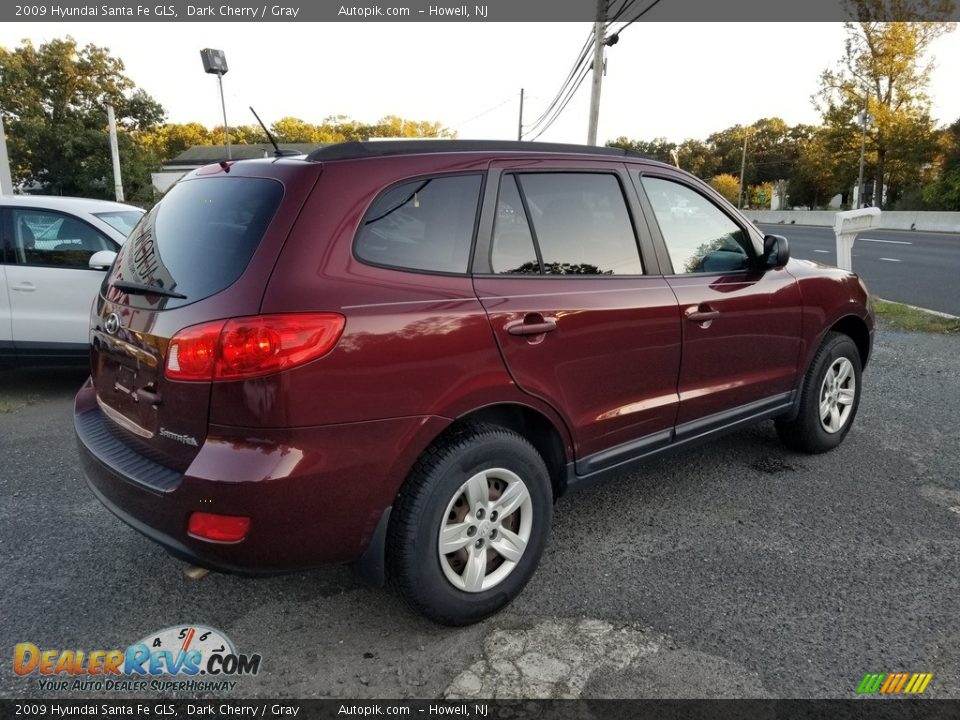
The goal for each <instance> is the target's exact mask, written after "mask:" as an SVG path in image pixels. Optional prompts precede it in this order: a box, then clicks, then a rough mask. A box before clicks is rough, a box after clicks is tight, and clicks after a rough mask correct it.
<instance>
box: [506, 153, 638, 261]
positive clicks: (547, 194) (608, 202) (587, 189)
mask: <svg viewBox="0 0 960 720" xmlns="http://www.w3.org/2000/svg"><path fill="white" fill-rule="evenodd" d="M516 177H517V178H518V180H519V183H520V190H521V192H522V193H523V196H524V199H525V200H526V209H527V211H528V213H529V222H530V225H531V226H532V228H533V234H534V237H535V239H536V242H537V245H538V247H539V249H540V256H541V259H542V264H543V272H544V273H546V274H548V275H640V274H642V273H643V267H642V265H641V264H640V252H639V250H638V248H637V240H636V236H635V235H634V232H633V225H632V224H631V222H630V214H629V212H628V211H627V205H626V201H625V200H624V197H623V191H622V190H621V188H620V182H619V181H618V180H617V178H616V176H615V175H610V174H604V173H573V172H561V173H522V174H519V175H517V176H516Z"/></svg>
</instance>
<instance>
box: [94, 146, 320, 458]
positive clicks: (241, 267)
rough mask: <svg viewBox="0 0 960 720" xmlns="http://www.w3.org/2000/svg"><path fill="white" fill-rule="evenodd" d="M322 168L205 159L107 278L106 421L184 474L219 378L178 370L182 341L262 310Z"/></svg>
mask: <svg viewBox="0 0 960 720" xmlns="http://www.w3.org/2000/svg"><path fill="white" fill-rule="evenodd" d="M258 170H259V172H260V173H261V175H259V176H258V175H257V174H256V173H257V171H258ZM264 171H267V172H269V176H266V177H265V176H262V173H264ZM319 172H320V169H319V166H318V165H314V164H311V163H305V162H303V161H292V160H287V161H284V162H283V163H281V162H277V163H268V162H263V161H257V162H253V163H240V164H238V165H234V166H229V165H227V166H226V168H221V167H220V166H212V167H211V168H204V169H201V170H200V171H197V172H196V173H194V174H193V175H192V176H190V177H188V178H187V179H184V180H182V181H180V182H179V183H178V184H177V185H175V186H174V187H173V188H172V189H171V190H170V191H169V192H168V193H167V195H166V196H165V197H164V198H163V200H162V201H161V202H160V203H158V204H157V205H156V206H154V208H153V209H151V210H150V212H148V213H147V214H146V215H144V217H143V218H142V220H141V221H140V222H139V223H138V224H137V226H136V227H135V228H134V230H133V231H132V233H131V234H130V237H129V239H128V240H127V242H126V243H125V244H124V245H123V247H122V248H121V250H120V253H119V254H118V256H117V260H116V262H115V263H114V266H113V268H112V269H111V271H110V273H109V274H108V276H107V277H106V278H105V280H104V283H103V285H102V287H101V292H100V295H99V297H98V299H97V302H96V304H95V306H94V309H93V316H92V318H91V330H90V343H91V371H92V377H93V383H94V388H95V390H96V396H97V405H98V406H99V409H100V412H101V413H102V415H103V416H104V417H103V418H102V422H103V424H104V425H105V426H106V427H107V428H108V429H109V430H110V432H111V433H113V434H114V435H117V436H119V437H120V439H122V440H123V441H124V443H125V444H126V445H128V446H130V447H131V448H132V449H134V450H137V451H138V452H139V453H141V454H142V455H145V456H146V457H148V458H149V459H151V460H153V461H155V462H157V463H160V464H162V465H165V466H167V467H171V468H175V469H177V470H179V471H183V470H186V468H187V467H188V466H189V464H190V462H191V461H192V460H193V458H194V457H195V456H196V454H197V453H198V452H199V449H200V447H201V446H202V445H203V442H204V439H205V437H206V434H207V421H208V417H209V411H210V389H211V382H210V380H209V378H207V379H206V380H204V379H202V378H201V379H192V380H188V381H184V380H180V379H177V380H174V379H170V378H169V377H168V376H167V373H166V372H165V366H166V364H167V363H168V360H169V358H168V354H169V351H170V349H171V347H173V349H174V356H176V348H177V347H178V346H179V347H183V346H182V345H180V344H179V343H178V342H177V341H176V340H175V341H174V343H173V346H171V340H172V339H174V338H177V337H178V335H179V336H180V337H182V336H183V333H182V331H183V330H184V329H185V328H190V327H193V326H196V325H202V324H204V323H210V322H211V321H215V320H223V319H226V318H231V317H238V316H250V315H256V314H257V313H258V311H259V307H260V303H261V300H262V297H263V291H264V287H265V286H266V283H267V280H268V278H269V275H270V272H271V270H272V268H273V266H274V263H275V262H276V258H277V255H278V253H279V252H280V249H281V248H282V246H283V242H284V240H285V239H286V237H287V235H288V233H289V230H290V228H291V226H292V224H293V222H294V220H295V218H296V216H297V214H298V213H299V210H300V208H301V206H302V205H303V202H304V199H305V198H306V197H307V196H308V195H309V192H310V190H311V189H312V187H313V185H314V184H315V182H316V178H317V176H318V175H319ZM194 350H196V348H194ZM201 350H202V348H201ZM180 359H181V360H184V361H186V358H185V357H183V358H180ZM174 362H175V363H177V362H178V360H177V359H176V357H175V359H174Z"/></svg>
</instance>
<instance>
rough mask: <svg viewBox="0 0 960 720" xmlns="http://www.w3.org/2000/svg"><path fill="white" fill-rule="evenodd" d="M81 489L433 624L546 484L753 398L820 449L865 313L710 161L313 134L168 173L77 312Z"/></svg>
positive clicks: (663, 439) (524, 564) (866, 332)
mask: <svg viewBox="0 0 960 720" xmlns="http://www.w3.org/2000/svg"><path fill="white" fill-rule="evenodd" d="M91 323H92V327H91V330H90V341H91V363H92V377H91V379H90V380H89V382H87V384H86V385H85V386H84V387H83V389H82V390H81V391H80V393H79V395H78V396H77V400H76V409H75V423H76V431H77V436H78V438H79V445H80V456H81V458H82V461H83V466H84V470H85V473H86V477H87V480H88V482H89V484H90V487H91V489H92V490H93V492H94V493H95V494H96V495H97V497H99V498H100V500H101V501H102V502H103V503H104V504H105V505H106V506H107V507H108V508H110V510H112V511H113V512H114V513H115V514H117V515H118V516H119V517H120V518H121V519H123V520H124V521H125V522H127V523H129V524H130V525H132V526H133V527H134V528H136V529H137V530H139V531H141V532H142V533H144V534H145V535H147V536H149V537H150V538H152V539H154V540H156V541H157V542H159V543H161V544H162V545H164V546H165V547H166V548H167V549H168V550H169V551H170V552H172V553H173V554H174V555H176V556H178V557H181V558H183V559H186V560H188V561H190V562H192V563H194V564H197V565H201V566H205V567H210V568H216V569H223V570H229V571H237V572H245V573H260V572H275V571H284V570H290V569H296V568H305V567H309V566H312V565H316V564H318V563H326V562H348V561H356V562H357V565H358V566H359V567H360V568H361V569H362V570H363V571H364V572H365V574H366V575H367V576H369V577H371V578H374V579H379V580H384V579H386V580H388V581H389V582H390V583H391V584H392V585H393V586H394V587H395V588H396V589H398V590H399V592H400V593H401V594H402V595H403V596H404V597H405V598H406V599H407V600H408V601H409V602H410V603H411V604H412V605H413V606H414V607H416V608H417V609H419V610H420V611H422V612H423V613H425V614H426V615H428V616H429V617H431V618H433V619H435V620H437V621H439V622H443V623H450V624H462V623H469V622H473V621H476V620H479V619H480V618H483V617H485V616H486V615H489V614H490V613H493V612H495V611H497V610H498V609H500V608H502V607H503V606H504V605H505V604H506V603H508V602H509V601H510V600H511V599H512V598H513V597H515V596H516V595H517V594H518V593H519V592H520V591H521V589H522V588H523V586H524V585H525V584H526V582H527V581H528V580H529V579H530V577H531V575H532V574H533V572H534V569H535V568H536V565H537V562H538V560H539V558H540V555H541V552H542V551H543V548H544V545H545V544H546V540H547V534H548V531H549V526H550V520H551V513H552V506H553V503H554V500H555V499H556V498H558V497H560V496H561V495H563V494H564V493H566V492H567V491H569V490H572V489H574V488H576V487H579V486H582V485H584V484H586V483H589V482H591V481H593V480H595V479H598V478H601V477H604V476H606V475H608V474H610V473H614V472H621V471H624V470H627V469H630V468H632V467H633V466H634V465H635V463H637V462H638V461H640V460H642V459H643V458H646V457H648V456H650V455H653V454H655V453H659V452H663V451H666V450H672V449H676V448H681V447H684V446H688V445H691V444H693V443H695V442H698V441H700V440H703V439H706V438H709V437H713V436H715V435H717V434H719V433H722V432H726V431H730V430H734V429H736V428H740V427H742V426H744V425H746V424H748V423H753V422H756V421H760V420H765V419H771V418H772V419H773V420H775V421H776V425H777V430H778V432H779V434H780V436H781V438H782V439H783V440H784V441H785V442H786V443H787V444H788V445H789V446H791V447H793V448H795V449H798V450H803V451H807V452H822V451H825V450H829V449H830V448H833V447H835V446H836V445H838V444H839V443H840V442H841V441H842V440H843V438H844V436H845V435H846V433H847V432H848V431H849V429H850V426H851V424H852V423H853V420H854V416H855V415H856V412H857V404H858V401H859V398H860V390H861V376H860V373H861V370H862V368H863V367H864V365H866V362H867V358H868V356H869V354H870V348H871V344H872V335H873V314H872V309H871V306H870V298H869V295H868V294H867V290H866V288H865V287H864V285H863V283H862V282H861V281H860V280H859V279H858V278H857V276H856V275H852V274H850V273H847V272H843V271H840V270H837V269H834V268H827V267H823V266H819V265H816V264H814V263H811V262H803V261H798V260H789V251H788V248H787V242H786V240H784V239H783V238H781V237H777V236H767V237H764V236H763V235H762V234H761V233H759V232H758V231H757V229H756V228H755V227H754V226H753V225H752V224H751V223H750V222H749V221H748V220H747V219H746V218H744V217H743V215H741V214H740V213H739V212H738V211H737V210H736V209H735V208H733V207H732V206H731V205H730V204H729V203H727V202H726V201H724V200H723V199H722V198H721V197H720V196H719V195H718V194H717V193H715V192H714V191H713V190H711V189H710V188H709V187H707V186H706V185H704V184H703V183H701V182H700V181H698V180H696V179H695V178H693V177H692V176H690V175H688V174H686V173H684V172H681V171H679V170H677V169H675V168H672V167H669V166H666V165H662V164H659V163H656V162H652V161H648V160H644V159H642V158H640V157H637V156H634V155H632V154H629V153H625V152H624V151H622V150H616V149H612V148H586V147H577V146H556V145H538V144H532V143H522V144H521V143H510V142H470V141H406V142H382V143H369V144H368V143H346V144H341V145H332V146H329V147H325V148H323V149H321V150H318V151H316V152H314V153H312V154H311V155H309V156H306V157H303V156H301V157H291V158H287V157H281V158H276V159H265V160H255V161H246V162H237V163H230V162H224V163H221V164H219V165H212V166H209V167H205V168H202V169H200V170H197V171H196V172H194V173H192V174H190V175H189V176H188V177H186V178H185V179H184V180H182V181H181V182H179V183H178V184H177V185H176V186H175V187H174V188H173V189H172V190H171V191H170V192H169V193H168V194H167V195H166V197H165V198H164V199H163V200H162V201H161V202H160V203H159V204H158V205H157V206H156V207H154V208H153V210H151V211H150V212H149V213H147V215H145V216H144V218H143V219H142V221H141V222H140V223H139V225H138V226H137V227H136V229H135V230H134V231H133V233H132V234H131V236H130V238H129V239H128V240H127V242H126V244H125V245H124V246H123V248H122V250H121V252H120V254H119V256H118V257H117V260H116V262H115V264H114V267H113V268H112V270H111V272H110V273H109V274H108V276H107V278H106V280H105V281H104V283H103V286H102V288H101V292H100V296H99V298H98V299H97V301H96V303H95V306H94V308H93V312H92V317H91Z"/></svg>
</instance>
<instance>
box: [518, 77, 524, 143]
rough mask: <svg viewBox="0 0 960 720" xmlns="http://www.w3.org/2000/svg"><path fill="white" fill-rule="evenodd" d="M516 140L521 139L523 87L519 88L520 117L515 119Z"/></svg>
mask: <svg viewBox="0 0 960 720" xmlns="http://www.w3.org/2000/svg"><path fill="white" fill-rule="evenodd" d="M517 140H518V141H519V140H523V88H520V119H519V120H517Z"/></svg>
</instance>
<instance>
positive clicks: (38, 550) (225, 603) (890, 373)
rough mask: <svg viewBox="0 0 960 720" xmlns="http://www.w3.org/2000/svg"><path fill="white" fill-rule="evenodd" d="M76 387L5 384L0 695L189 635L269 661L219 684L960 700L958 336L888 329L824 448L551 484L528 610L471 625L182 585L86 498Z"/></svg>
mask: <svg viewBox="0 0 960 720" xmlns="http://www.w3.org/2000/svg"><path fill="white" fill-rule="evenodd" d="M83 378H84V373H83V372H78V371H64V370H18V371H13V372H9V371H8V372H4V373H0V455H2V458H3V460H2V463H3V468H2V471H0V578H2V582H0V607H2V608H3V614H2V620H0V647H2V648H3V652H2V653H0V696H3V697H44V696H48V697H52V696H54V694H51V693H47V694H46V695H45V694H44V692H43V691H41V690H39V689H38V686H37V679H36V675H34V676H31V677H30V678H20V677H17V676H16V675H15V674H14V673H13V671H12V648H13V646H14V645H15V644H17V643H22V642H31V643H34V644H36V645H37V646H39V647H41V648H60V649H80V648H83V649H110V648H116V647H126V646H127V645H128V644H130V643H132V642H135V641H136V640H138V639H139V638H142V637H144V636H146V635H147V634H148V633H151V632H152V631H155V630H159V629H161V628H165V627H168V626H171V625H176V624H180V623H201V624H204V625H208V626H212V627H214V628H218V629H220V630H222V631H223V632H224V633H225V634H226V635H227V636H229V637H230V638H231V639H232V640H233V642H234V643H235V644H236V646H237V649H238V650H239V651H241V652H247V653H250V652H256V653H260V654H261V655H262V657H263V664H262V669H261V672H260V673H259V674H258V675H257V676H256V677H246V678H241V679H239V681H238V685H237V687H236V689H234V690H233V691H232V692H230V693H227V695H228V696H232V697H276V696H281V697H299V698H311V697H357V698H363V697H394V698H407V697H442V696H445V695H446V696H450V697H460V696H465V697H487V698H489V697H494V696H554V697H577V696H582V697H638V696H646V697H841V698H843V697H851V696H853V694H854V689H855V688H856V685H857V684H858V683H859V681H860V679H861V678H862V677H863V676H864V674H865V673H867V672H881V673H885V672H894V671H906V672H931V673H933V676H934V677H933V680H932V682H931V684H930V686H929V687H928V689H927V691H926V694H927V695H930V696H934V697H960V622H958V618H960V592H958V590H960V477H958V476H960V422H958V417H960V391H958V389H957V388H958V381H960V338H957V337H950V336H940V335H919V334H911V333H900V332H893V331H881V333H880V334H879V336H878V343H877V347H876V351H875V354H874V357H873V358H872V361H871V364H870V366H869V367H868V369H867V371H866V374H865V376H864V382H865V391H864V395H863V401H862V404H861V407H860V414H859V416H858V418H857V420H856V423H855V425H854V427H853V430H852V431H851V433H850V435H849V437H848V438H847V440H846V442H845V443H844V444H843V445H842V446H841V447H840V448H839V449H837V450H835V451H833V452H831V453H828V454H826V455H822V456H815V457H813V456H802V455H797V454H794V453H791V452H789V451H787V450H785V449H783V448H782V447H781V445H780V444H779V443H778V441H777V439H776V436H775V433H774V431H773V426H772V424H770V423H766V424H764V425H761V426H758V427H756V428H754V429H751V430H748V431H745V432H741V433H738V434H736V435H732V436H728V437H726V438H724V439H721V440H720V441H718V442H715V443H713V444H711V445H709V446H705V447H702V448H699V449H695V450H692V451H689V452H686V453H684V454H679V455H675V456H673V457H669V458H664V459H660V460H657V461H654V462H651V463H650V464H648V465H647V466H646V467H645V468H644V469H643V470H642V471H640V472H637V473H634V474H632V475H628V476H623V477H622V478H619V479H617V480H614V481H612V482H610V483H608V484H606V485H603V486H601V487H598V488H595V489H592V490H587V491H584V492H582V493H580V494H577V495H574V496H571V497H568V498H565V499H564V500H562V501H561V502H560V503H559V505H558V507H557V509H556V513H555V524H554V529H553V533H552V537H551V541H550V545H549V547H548V549H547V552H546V554H545V556H544V559H543V562H542V565H541V567H540V569H539V571H538V572H537V574H536V575H535V577H534V579H533V581H532V582H531V583H530V585H529V586H528V587H527V589H526V590H525V592H524V593H523V594H522V595H521V597H520V599H519V600H518V601H516V602H515V603H514V604H513V605H512V606H510V607H509V608H508V609H507V611H506V612H504V613H502V614H500V615H499V616H496V617H494V618H492V619H489V620H487V621H486V622H484V623H481V624H479V625H476V626H473V627H470V628H465V629H450V628H444V627H439V626H435V625H432V624H430V623H429V622H427V621H425V620H423V619H421V618H420V617H419V616H417V615H415V614H413V613H412V612H409V611H408V610H406V609H405V608H404V607H402V606H401V604H400V603H399V601H398V600H397V599H396V598H395V597H393V596H391V595H389V594H387V593H385V592H381V591H375V590H371V589H368V588H366V587H364V586H363V585H361V584H360V583H359V582H358V581H357V580H355V579H354V577H353V575H352V573H351V572H350V571H349V569H347V568H338V567H331V568H326V569H320V570H316V571H312V572H308V573H302V574H296V575H288V576H283V577H276V578H267V579H256V580H254V579H245V578H238V577H232V576H226V575H218V574H212V575H210V576H208V577H206V578H205V579H203V580H201V581H195V580H190V579H188V578H186V577H185V576H184V574H183V565H182V564H181V563H180V562H178V561H175V560H173V559H171V558H170V557H168V556H167V555H166V553H165V552H164V551H163V550H162V549H160V548H159V547H158V546H156V545H155V544H153V543H152V542H150V541H148V540H146V539H144V538H142V537H141V536H140V535H138V534H137V533H136V532H134V531H133V530H131V529H129V528H127V527H126V526H125V525H123V524H122V523H121V522H120V521H119V520H117V519H115V518H114V517H113V516H112V515H111V514H110V513H109V512H108V511H107V510H105V509H104V508H103V507H102V506H101V505H100V503H99V502H97V501H96V500H95V499H94V497H93V496H92V494H91V493H90V492H89V491H88V489H87V488H86V486H85V484H84V482H83V480H82V477H81V475H80V473H79V467H78V463H77V459H76V449H75V445H74V439H73V431H72V417H71V412H70V410H71V400H72V395H73V393H74V392H75V390H76V388H77V387H78V386H79V384H80V383H81V382H82V381H83ZM94 695H96V694H94ZM56 696H58V697H80V696H82V694H65V693H59V694H56Z"/></svg>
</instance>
